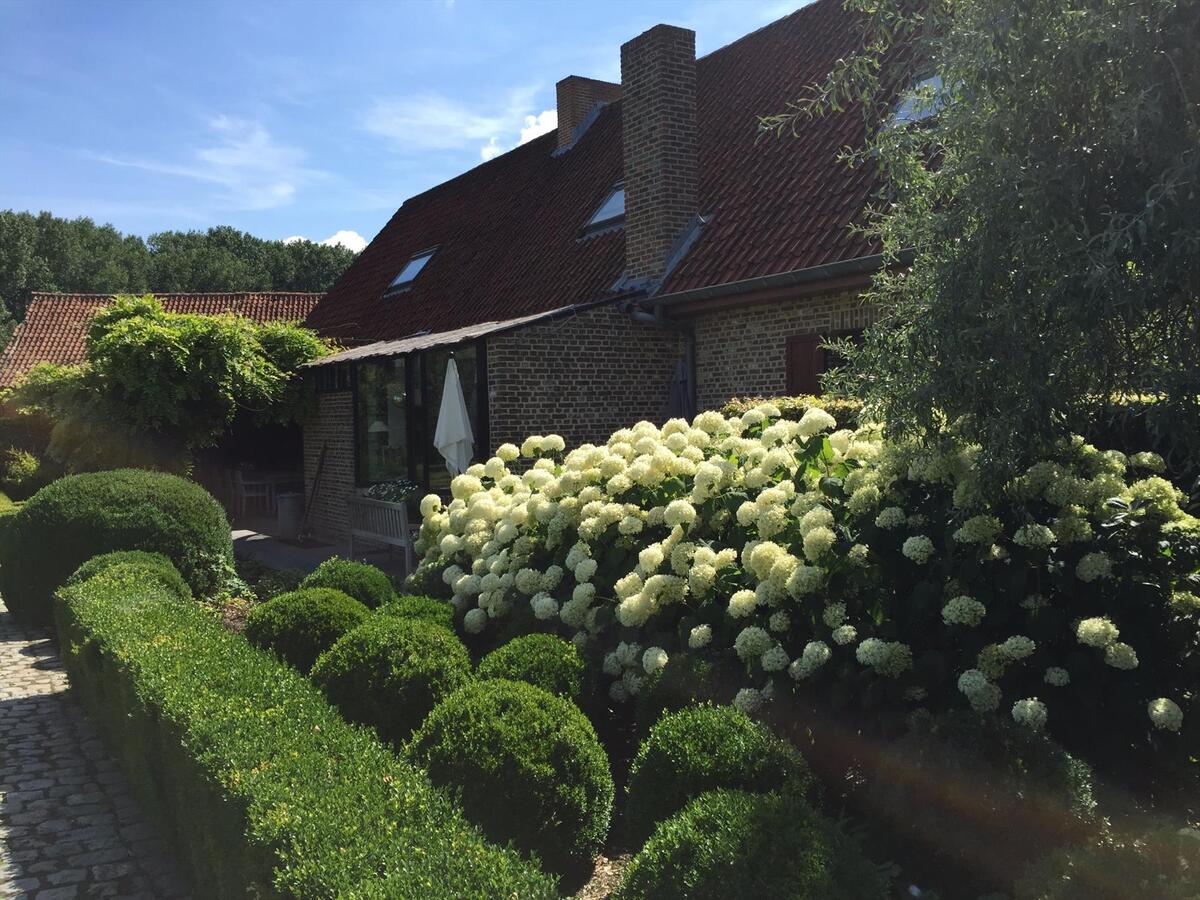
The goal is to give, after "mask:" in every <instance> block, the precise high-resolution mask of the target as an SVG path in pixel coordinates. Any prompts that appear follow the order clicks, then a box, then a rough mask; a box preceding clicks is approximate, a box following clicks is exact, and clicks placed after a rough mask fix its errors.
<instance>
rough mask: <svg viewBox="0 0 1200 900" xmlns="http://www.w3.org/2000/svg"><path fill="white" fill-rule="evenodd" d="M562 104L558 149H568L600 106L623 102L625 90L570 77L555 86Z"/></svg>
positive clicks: (605, 83)
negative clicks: (618, 101) (589, 117)
mask: <svg viewBox="0 0 1200 900" xmlns="http://www.w3.org/2000/svg"><path fill="white" fill-rule="evenodd" d="M555 97H556V100H557V104H558V146H559V147H565V146H567V145H568V144H570V143H571V141H572V140H573V139H574V137H575V129H576V128H578V127H579V126H580V125H581V124H582V123H583V120H584V119H586V118H587V117H588V114H589V113H590V112H591V111H592V109H593V108H594V107H595V106H596V104H597V103H600V102H601V101H603V102H604V103H612V102H613V101H614V100H620V99H621V86H620V85H619V84H613V83H612V82H611V81H597V80H596V79H595V78H583V77H582V76H580V75H568V76H567V77H566V78H564V79H562V80H561V81H560V82H559V83H558V84H557V85H555Z"/></svg>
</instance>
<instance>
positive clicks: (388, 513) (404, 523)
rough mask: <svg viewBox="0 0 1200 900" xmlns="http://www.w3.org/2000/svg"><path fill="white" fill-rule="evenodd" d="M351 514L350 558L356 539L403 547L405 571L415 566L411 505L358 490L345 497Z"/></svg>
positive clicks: (409, 571)
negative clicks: (366, 495) (371, 496)
mask: <svg viewBox="0 0 1200 900" xmlns="http://www.w3.org/2000/svg"><path fill="white" fill-rule="evenodd" d="M346 511H347V513H348V514H349V518H350V558H351V559H353V558H354V539H355V538H359V539H360V540H365V541H369V542H371V543H375V544H384V545H386V546H389V547H402V548H404V574H405V575H411V574H412V570H413V539H412V532H411V531H410V529H409V526H408V507H407V506H406V505H405V504H404V503H389V502H388V501H386V500H372V499H370V498H369V497H363V496H361V495H359V494H351V495H350V496H349V497H347V498H346Z"/></svg>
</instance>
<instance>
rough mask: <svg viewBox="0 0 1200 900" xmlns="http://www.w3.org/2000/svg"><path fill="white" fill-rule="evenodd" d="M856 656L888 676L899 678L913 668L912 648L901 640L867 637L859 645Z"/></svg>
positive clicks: (863, 662) (860, 660) (864, 663)
mask: <svg viewBox="0 0 1200 900" xmlns="http://www.w3.org/2000/svg"><path fill="white" fill-rule="evenodd" d="M855 657H856V658H857V659H858V661H859V662H860V663H862V664H863V665H864V666H870V667H871V668H873V669H874V670H875V671H876V672H877V673H878V674H880V675H884V676H886V677H888V678H898V677H899V676H900V675H902V674H903V673H904V672H906V671H907V670H908V669H910V668H912V650H911V649H909V647H908V645H907V644H904V643H902V642H900V641H881V640H879V639H878V638H867V639H866V640H865V641H863V642H862V643H861V644H859V645H858V649H857V650H856V651H855Z"/></svg>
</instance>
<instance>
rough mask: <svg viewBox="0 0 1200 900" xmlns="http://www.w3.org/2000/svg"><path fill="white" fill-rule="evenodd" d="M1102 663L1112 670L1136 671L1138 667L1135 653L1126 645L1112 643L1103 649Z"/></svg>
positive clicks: (1118, 642)
mask: <svg viewBox="0 0 1200 900" xmlns="http://www.w3.org/2000/svg"><path fill="white" fill-rule="evenodd" d="M1104 662H1105V663H1106V664H1107V665H1110V666H1112V667H1113V668H1114V669H1125V670H1129V669H1136V668H1137V666H1138V658H1137V653H1136V652H1134V649H1133V648H1132V647H1130V646H1129V645H1128V644H1126V643H1123V642H1121V641H1113V642H1112V643H1111V644H1109V645H1108V646H1107V647H1105V648H1104Z"/></svg>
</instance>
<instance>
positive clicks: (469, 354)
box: [422, 345, 482, 493]
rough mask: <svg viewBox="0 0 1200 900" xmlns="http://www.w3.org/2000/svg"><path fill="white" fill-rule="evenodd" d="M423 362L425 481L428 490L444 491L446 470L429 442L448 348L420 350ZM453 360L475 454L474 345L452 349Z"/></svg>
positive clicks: (447, 481) (477, 449) (447, 480)
mask: <svg viewBox="0 0 1200 900" xmlns="http://www.w3.org/2000/svg"><path fill="white" fill-rule="evenodd" d="M422 356H423V357H424V363H425V377H426V382H425V383H426V385H427V387H426V390H425V395H426V397H427V398H428V401H427V402H426V404H425V433H426V434H427V435H428V436H429V437H428V441H427V443H428V445H429V467H428V474H427V476H426V482H427V483H428V485H429V490H431V491H437V492H439V493H446V492H447V491H449V490H450V472H449V470H448V469H447V468H446V461H445V460H444V459H442V455H441V454H440V453H438V451H437V448H436V447H434V446H433V435H434V432H435V431H436V430H437V418H438V413H439V412H441V409H442V392H443V390H444V389H445V386H446V364H447V363H449V362H450V356H451V351H450V350H430V351H429V352H427V353H423V354H422ZM453 356H454V361H455V363H456V364H457V365H458V380H459V382H461V384H462V390H463V399H464V400H465V401H466V403H467V413H468V414H469V415H470V417H471V431H472V432H473V433H474V435H475V456H476V457H478V456H479V452H480V447H479V440H480V438H481V437H482V435H481V434H480V433H479V396H478V394H479V392H478V391H477V390H476V387H477V386H478V384H479V375H478V368H477V365H476V363H477V356H476V353H475V346H474V345H470V346H467V347H458V348H456V349H455V350H454V351H453Z"/></svg>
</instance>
